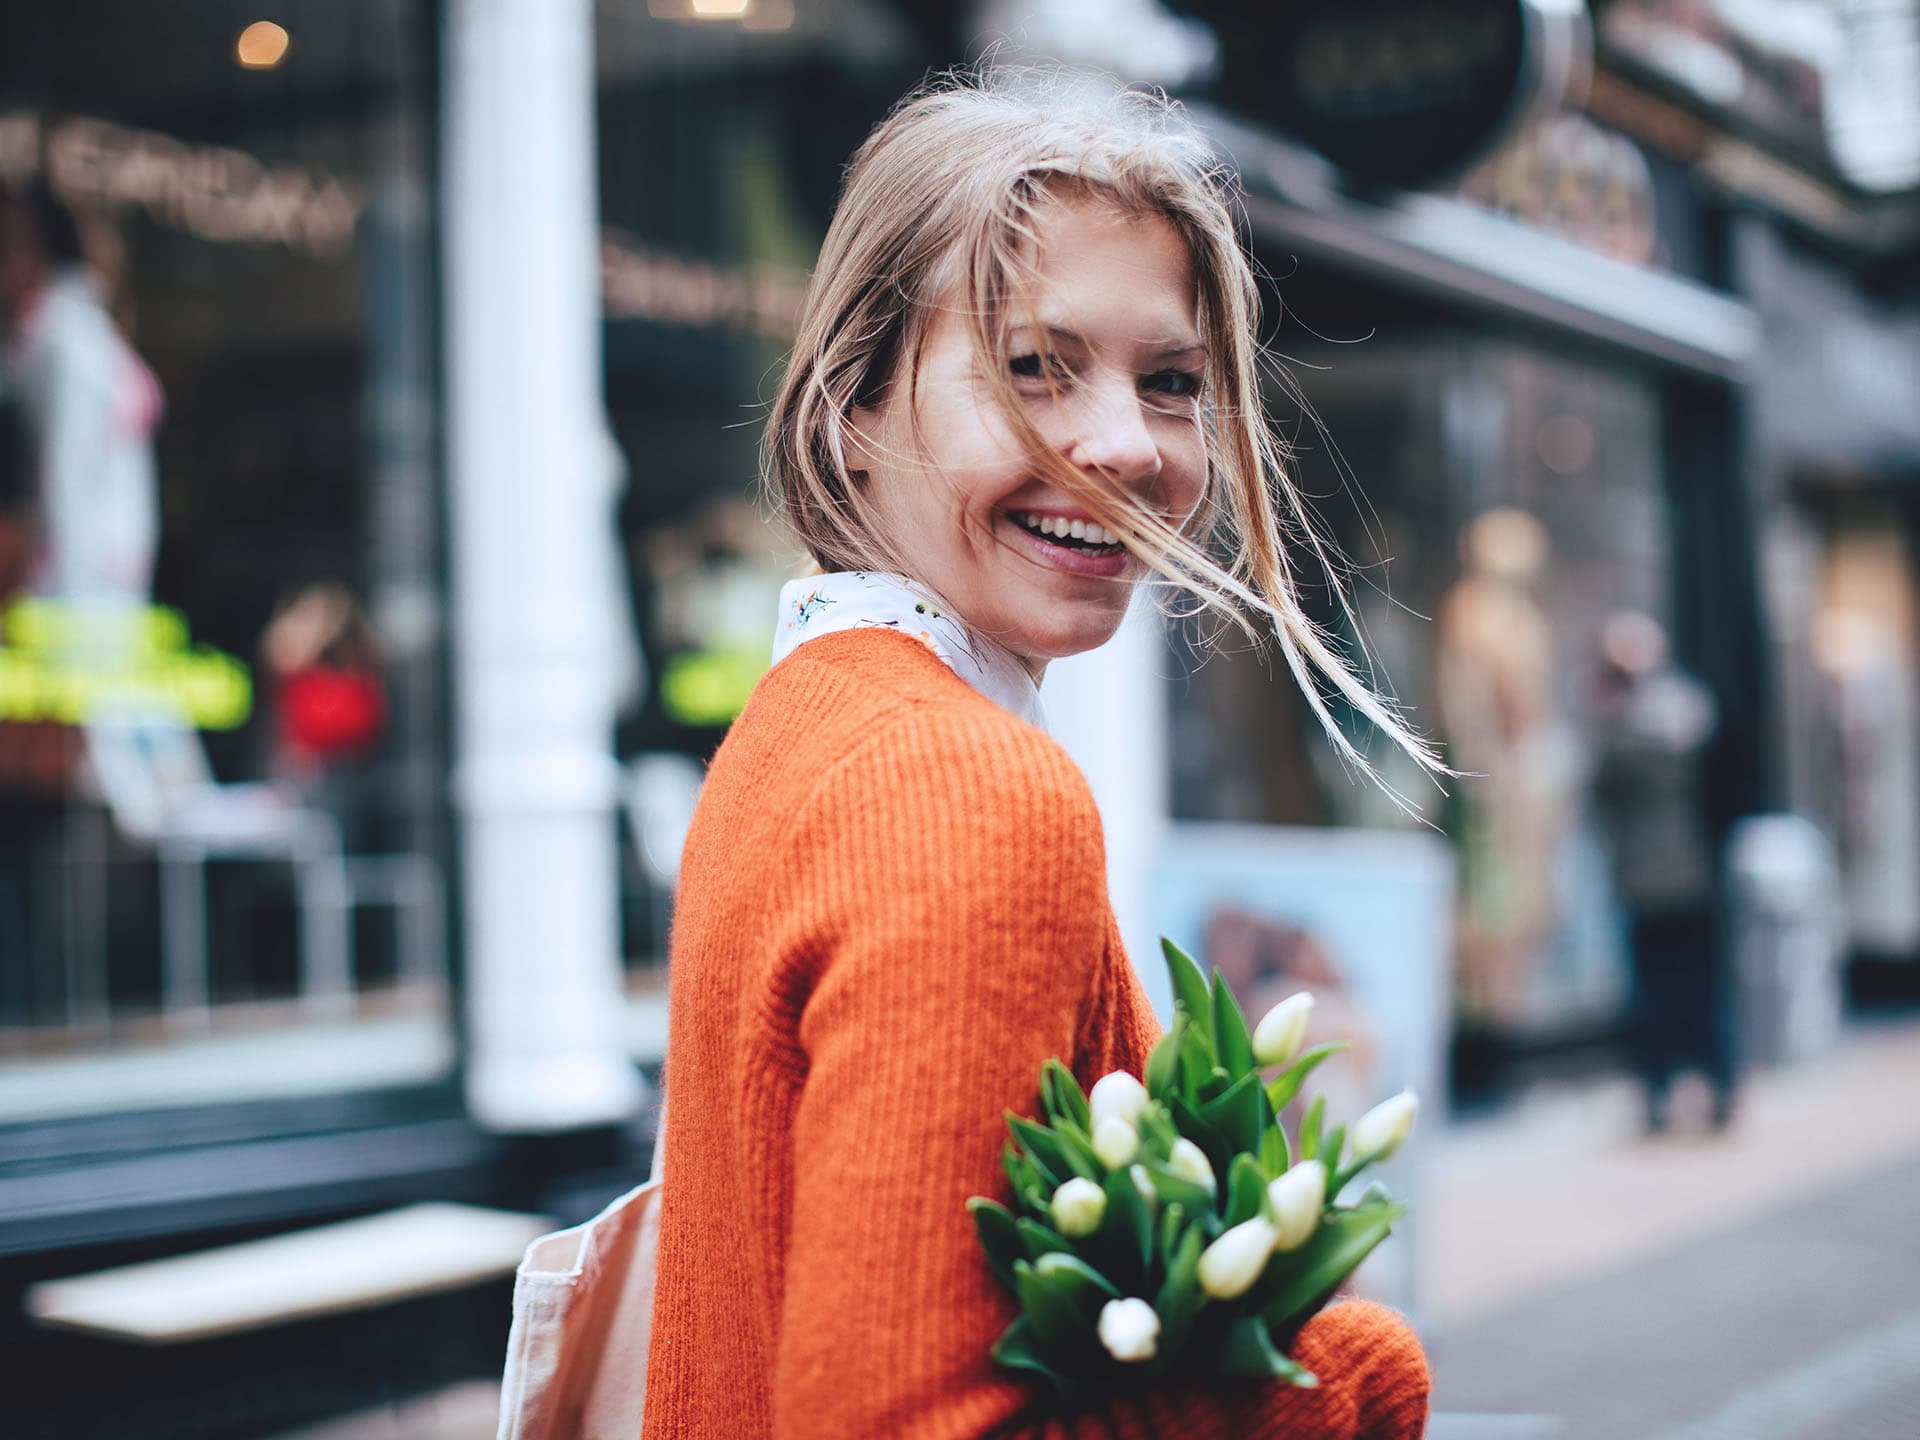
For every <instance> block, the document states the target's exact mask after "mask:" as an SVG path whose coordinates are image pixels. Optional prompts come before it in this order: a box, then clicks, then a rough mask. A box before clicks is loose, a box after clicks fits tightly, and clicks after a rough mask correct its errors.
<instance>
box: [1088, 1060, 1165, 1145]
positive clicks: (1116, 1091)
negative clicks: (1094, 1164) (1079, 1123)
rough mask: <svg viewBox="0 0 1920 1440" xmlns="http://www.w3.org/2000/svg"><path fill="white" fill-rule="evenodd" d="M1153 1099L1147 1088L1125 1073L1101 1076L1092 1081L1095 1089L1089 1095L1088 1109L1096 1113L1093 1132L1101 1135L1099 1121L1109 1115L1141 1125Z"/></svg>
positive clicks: (1117, 1071)
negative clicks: (1141, 1120) (1142, 1117)
mask: <svg viewBox="0 0 1920 1440" xmlns="http://www.w3.org/2000/svg"><path fill="white" fill-rule="evenodd" d="M1151 1103H1152V1097H1151V1096H1150V1095H1148V1094H1147V1087H1146V1086H1144V1085H1142V1084H1141V1083H1140V1082H1139V1080H1138V1079H1136V1078H1135V1077H1134V1076H1132V1075H1129V1074H1128V1073H1127V1072H1126V1071H1124V1070H1115V1071H1114V1072H1113V1073H1112V1074H1111V1075H1102V1076H1101V1077H1100V1078H1099V1079H1098V1080H1096V1081H1094V1082H1093V1089H1092V1090H1091V1091H1090V1092H1089V1093H1088V1095H1087V1109H1089V1110H1090V1111H1092V1112H1093V1120H1092V1125H1093V1130H1094V1133H1095V1134H1096V1135H1097V1134H1099V1133H1100V1122H1101V1121H1102V1120H1104V1119H1106V1118H1107V1117H1108V1116H1109V1115H1118V1116H1119V1117H1120V1118H1121V1119H1122V1120H1124V1121H1126V1122H1127V1124H1129V1125H1134V1126H1138V1125H1139V1123H1140V1117H1141V1115H1143V1114H1145V1113H1146V1109H1147V1106H1148V1105H1149V1104H1151Z"/></svg>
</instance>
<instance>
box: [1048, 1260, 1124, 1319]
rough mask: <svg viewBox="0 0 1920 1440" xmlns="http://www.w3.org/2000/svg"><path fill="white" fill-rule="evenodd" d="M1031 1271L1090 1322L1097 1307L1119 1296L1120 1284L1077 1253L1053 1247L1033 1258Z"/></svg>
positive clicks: (1095, 1315) (1098, 1309)
mask: <svg viewBox="0 0 1920 1440" xmlns="http://www.w3.org/2000/svg"><path fill="white" fill-rule="evenodd" d="M1033 1273H1034V1274H1035V1275H1036V1276H1038V1277H1039V1278H1040V1279H1041V1280H1042V1281H1043V1282H1045V1283H1046V1284H1048V1285H1051V1286H1052V1287H1053V1288H1054V1289H1055V1290H1057V1291H1059V1292H1060V1294H1062V1295H1064V1296H1065V1297H1066V1298H1067V1299H1069V1300H1071V1301H1072V1302H1073V1303H1074V1304H1075V1305H1076V1306H1078V1307H1079V1309H1080V1312H1081V1314H1082V1315H1084V1316H1085V1317H1086V1318H1087V1320H1088V1322H1089V1323H1091V1322H1092V1321H1093V1320H1094V1319H1095V1317H1097V1316H1098V1315H1099V1313H1100V1307H1101V1306H1102V1305H1104V1304H1106V1303H1107V1301H1109V1300H1118V1299H1120V1298H1121V1297H1120V1287H1119V1286H1117V1285H1115V1284H1114V1283H1113V1282H1112V1281H1111V1280H1109V1279H1107V1277H1106V1276H1104V1275H1102V1274H1101V1273H1100V1272H1099V1271H1098V1270H1096V1269H1094V1268H1093V1266H1091V1265H1089V1264H1088V1263H1087V1262H1086V1261H1085V1260H1082V1259H1081V1258H1080V1257H1079V1256H1078V1255H1069V1254H1068V1253H1067V1252H1066V1251H1064V1250H1056V1251H1054V1252H1053V1253H1052V1254H1051V1255H1042V1256H1041V1257H1040V1258H1039V1259H1038V1260H1036V1261H1034V1262H1033Z"/></svg>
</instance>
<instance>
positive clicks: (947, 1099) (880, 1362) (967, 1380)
mask: <svg viewBox="0 0 1920 1440" xmlns="http://www.w3.org/2000/svg"><path fill="white" fill-rule="evenodd" d="M821 643H824V642H821ZM789 835H790V845H791V849H790V850H789V852H788V855H787V857H786V864H787V865H788V866H789V867H791V868H790V869H789V871H788V874H789V875H790V876H791V877H792V880H793V882H794V883H795V884H796V886H797V889H796V893H798V894H802V895H804V896H805V897H806V898H805V902H804V903H803V904H797V905H795V906H793V907H791V908H790V909H787V910H785V911H782V912H781V919H780V921H779V924H780V926H781V933H779V934H778V935H777V936H776V937H775V940H776V948H777V952H778V957H779V958H778V960H777V962H776V974H775V975H774V977H773V979H772V983H771V986H770V989H771V992H772V993H773V994H774V995H775V996H776V997H778V999H777V1000H776V1001H775V1002H774V1003H775V1004H776V1006H788V1005H790V1006H791V1007H792V1009H793V1011H794V1013H795V1014H796V1015H797V1025H796V1027H795V1032H794V1033H795V1034H796V1035H797V1041H798V1050H799V1065H800V1067H801V1073H802V1077H803V1078H801V1080H800V1081H799V1089H798V1098H797V1103H796V1104H795V1105H794V1107H793V1110H792V1115H793V1119H792V1130H791V1136H790V1145H791V1149H790V1154H791V1161H790V1163H791V1167H792V1170H791V1176H790V1181H789V1183H790V1195H791V1199H790V1207H791V1208H790V1211H789V1214H788V1216H787V1217H786V1224H787V1236H786V1243H785V1247H784V1250H785V1267H784V1279H783V1281H782V1282H781V1283H782V1287H783V1288H782V1291H781V1293H778V1294H775V1295H773V1296H771V1297H770V1300H771V1303H772V1304H773V1305H774V1306H775V1307H776V1309H777V1318H776V1319H775V1321H774V1326H773V1331H774V1336H775V1341H774V1353H773V1355H772V1357H771V1358H772V1362H773V1377H772V1386H773V1389H772V1404H771V1415H772V1429H773V1433H774V1435H776V1436H777V1437H779V1440H815V1437H817V1440H852V1437H864V1436H875V1437H879V1436H885V1437H902V1440H975V1437H980V1436H984V1435H988V1434H993V1435H1008V1436H1033V1437H1041V1436H1046V1437H1056V1440H1081V1437H1086V1440H1092V1437H1096V1436H1097V1437H1102V1440H1107V1437H1129V1440H1130V1437H1136V1436H1138V1437H1146V1436H1194V1437H1220V1440H1226V1437H1229V1436H1231V1437H1235V1440H1246V1437H1253V1440H1258V1437H1264V1436H1274V1437H1279V1436H1283V1435H1284V1436H1287V1437H1290V1440H1308V1437H1322V1436H1325V1437H1334V1436H1359V1435H1366V1436H1376V1435H1377V1436H1391V1437H1412V1436H1416V1435H1418V1434H1419V1433H1420V1430H1421V1428H1422V1426H1423V1424H1424V1418H1425V1410H1426V1369H1425V1362H1424V1358H1423V1357H1422V1356H1421V1354H1420V1349H1419V1345H1418V1342H1417V1341H1415V1340H1414V1339H1413V1337H1412V1335H1411V1333H1410V1332H1408V1331H1407V1330H1406V1328H1405V1327H1404V1325H1402V1324H1401V1323H1400V1322H1399V1321H1398V1319H1397V1318H1396V1317H1393V1316H1391V1315H1390V1314H1389V1313H1388V1312H1385V1311H1381V1310H1379V1309H1378V1308H1377V1307H1372V1306H1363V1305H1344V1306H1338V1307H1335V1308H1334V1309H1332V1310H1330V1311H1328V1312H1326V1313H1324V1314H1323V1315H1322V1316H1320V1317H1318V1318H1316V1320H1315V1321H1314V1322H1312V1323H1311V1324H1310V1325H1309V1326H1308V1327H1307V1328H1306V1329H1305V1331H1304V1332H1303V1333H1302V1335H1301V1337H1300V1340H1299V1342H1298V1346H1297V1351H1298V1353H1299V1354H1300V1357H1301V1358H1302V1360H1303V1361H1305V1363H1307V1364H1308V1365H1310V1366H1311V1367H1313V1368H1314V1369H1315V1370H1316V1371H1319V1372H1320V1373H1321V1374H1322V1376H1323V1378H1324V1379H1325V1381H1326V1383H1325V1384H1324V1385H1323V1387H1322V1388H1321V1389H1319V1390H1317V1391H1298V1390H1288V1389H1284V1388H1281V1387H1277V1386H1273V1385H1270V1384H1258V1383H1251V1382H1248V1383H1236V1384H1233V1385H1231V1386H1228V1387H1225V1388H1222V1389H1218V1390H1213V1391H1208V1392H1205V1393H1202V1392H1199V1391H1184V1392H1170V1393H1167V1394H1164V1395H1160V1396H1156V1397H1152V1398H1151V1399H1148V1400H1145V1401H1140V1400H1130V1401H1121V1400H1115V1401H1113V1402H1112V1403H1110V1404H1109V1405H1108V1406H1106V1407H1104V1408H1102V1409H1100V1410H1098V1411H1088V1412H1083V1413H1076V1414H1049V1413H1047V1412H1046V1411H1044V1410H1042V1409H1040V1408H1037V1397H1036V1395H1035V1393H1034V1391H1033V1390H1032V1389H1031V1388H1030V1387H1029V1386H1027V1385H1025V1384H1023V1383H1020V1382H1018V1381H1016V1380H1013V1379H1011V1378H1009V1377H1008V1376H1007V1375H1006V1374H1005V1372H1000V1371H997V1370H996V1369H995V1367H993V1365H992V1364H991V1362H990V1361H989V1359H988V1350H989V1347H990V1346H991V1345H992V1343H993V1341H994V1339H995V1338H996V1337H997V1335H998V1334H999V1332H1000V1331H1001V1330H1002V1329H1003V1328H1004V1327H1005V1325H1006V1324H1007V1323H1008V1322H1009V1321H1010V1320H1011V1319H1012V1316H1013V1313H1014V1312H1013V1308H1012V1302H1011V1300H1010V1298H1009V1297H1007V1296H1006V1295H1005V1294H1004V1293H1003V1292H1002V1291H1001V1290H1000V1289H999V1288H998V1286H997V1285H996V1284H995V1282H994V1281H993V1279H992V1277H991V1275H990V1274H989V1272H988V1269H987V1267H986V1265H985V1263H984V1261H983V1259H982V1257H981V1254H980V1251H979V1248H978V1245H977V1243H976V1241H975V1239H974V1235H973V1228H972V1224H971V1221H970V1219H969V1217H968V1214H967V1211H966V1201H967V1199H968V1197H969V1196H972V1195H976V1194H984V1195H994V1196H1000V1195H1002V1193H1003V1190H1004V1181H1003V1179H1002V1176H1001V1171H1000V1167H999V1152H1000V1146H1001V1142H1002V1140H1003V1139H1004V1136H1005V1127H1004V1122H1003V1119H1002V1115H1003V1112H1004V1111H1005V1110H1007V1109H1013V1110H1016V1111H1019V1112H1022V1113H1028V1114H1030V1113H1032V1111H1033V1108H1034V1104H1035V1100H1036V1095H1035V1088H1036V1083H1037V1075H1038V1071H1039V1068H1040V1065H1041V1062H1042V1061H1044V1060H1046V1059H1047V1058H1048V1057H1049V1056H1060V1057H1062V1058H1065V1059H1068V1060H1069V1062H1070V1063H1072V1059H1073V1057H1076V1056H1080V1055H1084V1054H1086V1053H1088V1047H1087V1039H1088V1037H1087V1036H1086V1035H1085V1034H1083V1033H1082V1030H1083V1026H1084V1025H1085V1024H1086V1023H1087V1022H1086V1017H1087V1016H1088V1015H1089V1014H1091V1013H1096V1012H1098V1011H1099V1009H1100V1006H1099V1005H1098V1004H1094V1003H1091V1002H1090V995H1091V992H1092V991H1094V990H1095V989H1096V988H1098V987H1101V986H1103V985H1109V984H1111V983H1112V977H1113V974H1114V972H1115V970H1116V969H1117V968H1123V967H1124V963H1125V962H1124V958H1123V957H1120V956H1118V955H1117V954H1115V953H1114V951H1113V948H1112V946H1111V944H1110V941H1109V936H1110V934H1111V931H1110V927H1109V923H1108V916H1109V913H1110V912H1109V907H1108V904H1107V897H1106V887H1105V865H1104V858H1103V854H1102V842H1101V831H1100V824H1099V817H1098V815H1097V813H1096V811H1095V809H1094V806H1093V801H1092V797H1091V796H1090V794H1089V793H1088V791H1087V789H1086V785H1085V782H1084V781H1083V780H1082V778H1081V776H1080V774H1079V772H1078V771H1077V770H1076V769H1075V768H1074V766H1073V764H1072V763H1071V761H1069V760H1068V759H1067V757H1066V756H1065V754H1064V753H1063V752H1062V751H1060V749H1059V748H1058V747H1057V746H1056V745H1054V744H1053V743H1052V742H1051V741H1049V740H1048V739H1047V738H1046V737H1045V736H1043V735H1041V734H1040V733H1039V732H1037V731H1034V730H1032V729H1030V728H1028V727H1026V726H1024V725H1020V724H1017V723H1014V722H1011V721H1009V720H1008V719H1007V717H1005V716H1003V715H1001V714H999V713H998V712H996V711H992V710H991V709H988V708H986V707H955V709H954V710H951V711H949V710H934V709H932V708H930V707H924V708H911V707H910V708H908V709H907V710H905V711H904V712H902V713H901V714H900V715H898V716H897V717H895V718H893V719H891V720H890V721H889V722H888V723H886V724H884V725H882V726H880V727H878V728H877V729H876V730H875V731H874V732H873V733H871V734H870V735H868V736H866V737H864V738H863V739H862V740H861V742H860V743H859V744H858V745H857V746H855V747H854V748H852V749H851V750H850V751H849V753H847V755H846V756H845V758H844V759H842V760H841V761H840V762H839V763H837V764H836V765H834V766H833V767H832V768H831V770H829V771H828V772H826V773H823V774H822V775H820V776H819V779H818V783H817V784H815V785H814V786H813V788H812V792H811V795H810V798H809V799H808V801H807V803H806V805H805V806H804V807H803V808H801V809H800V810H799V811H798V812H797V813H795V814H794V815H793V816H792V823H791V827H790V831H789ZM1129 983H1131V982H1130V981H1129ZM1092 1078H1094V1077H1092V1076H1085V1075H1083V1076H1082V1081H1083V1083H1085V1082H1087V1081H1089V1080H1090V1079H1092Z"/></svg>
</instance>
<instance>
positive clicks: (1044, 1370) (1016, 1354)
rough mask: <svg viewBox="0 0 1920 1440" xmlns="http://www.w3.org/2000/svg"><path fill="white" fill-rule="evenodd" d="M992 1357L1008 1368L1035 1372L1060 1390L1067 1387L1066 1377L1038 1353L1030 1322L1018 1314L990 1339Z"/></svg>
mask: <svg viewBox="0 0 1920 1440" xmlns="http://www.w3.org/2000/svg"><path fill="white" fill-rule="evenodd" d="M992 1354H993V1359H994V1362H995V1363H996V1364H998V1365H1002V1366H1004V1367H1005V1368H1006V1369H1008V1370H1021V1371H1025V1372H1027V1373H1028V1374H1032V1375H1038V1376H1039V1377H1040V1378H1041V1379H1043V1380H1045V1381H1046V1382H1047V1383H1048V1384H1049V1385H1051V1386H1053V1388H1054V1389H1055V1390H1058V1391H1061V1392H1064V1391H1065V1390H1066V1388H1067V1381H1066V1377H1065V1376H1063V1375H1061V1374H1060V1372H1059V1371H1057V1370H1055V1369H1054V1368H1053V1366H1052V1365H1050V1364H1049V1363H1048V1362H1047V1358H1046V1356H1045V1355H1043V1354H1042V1353H1041V1350H1040V1344H1039V1340H1038V1339H1037V1337H1036V1336H1035V1335H1034V1333H1033V1322H1032V1321H1030V1320H1028V1319H1027V1317H1026V1316H1024V1315H1022V1316H1021V1317H1020V1318H1019V1319H1017V1320H1015V1321H1014V1322H1013V1323H1012V1324H1011V1325H1009V1326H1008V1327H1007V1328H1006V1329H1005V1330H1004V1331H1003V1332H1001V1335H1000V1338H999V1339H998V1340H996V1341H995V1342H994V1346H993V1351H992Z"/></svg>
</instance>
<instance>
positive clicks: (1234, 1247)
mask: <svg viewBox="0 0 1920 1440" xmlns="http://www.w3.org/2000/svg"><path fill="white" fill-rule="evenodd" d="M1273 1241H1274V1230H1273V1225H1272V1223H1271V1222H1269V1221H1268V1219H1267V1217H1266V1216H1264V1215H1256V1216H1254V1217H1253V1219H1251V1220H1243V1221H1241V1222H1240V1223H1239V1224H1238V1225H1236V1226H1234V1227H1233V1228H1232V1229H1231V1230H1229V1231H1227V1233H1226V1234H1224V1235H1222V1236H1221V1237H1220V1238H1219V1239H1218V1240H1216V1241H1214V1242H1213V1243H1212V1244H1211V1245H1209V1246H1208V1247H1207V1248H1206V1249H1205V1250H1203V1251H1201V1252H1200V1288H1201V1289H1202V1290H1204V1291H1206V1292H1207V1294H1209V1295H1211V1296H1212V1297H1213V1298H1214V1299H1216V1300H1237V1299H1239V1298H1240V1297H1241V1296H1242V1295H1244V1294H1246V1293H1247V1291H1249V1290H1251V1289H1252V1288H1253V1282H1254V1281H1256V1280H1258V1279H1259V1278H1260V1272H1261V1271H1263V1270H1265V1269H1266V1268H1267V1261H1268V1260H1269V1259H1270V1258H1272V1256H1273Z"/></svg>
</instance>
